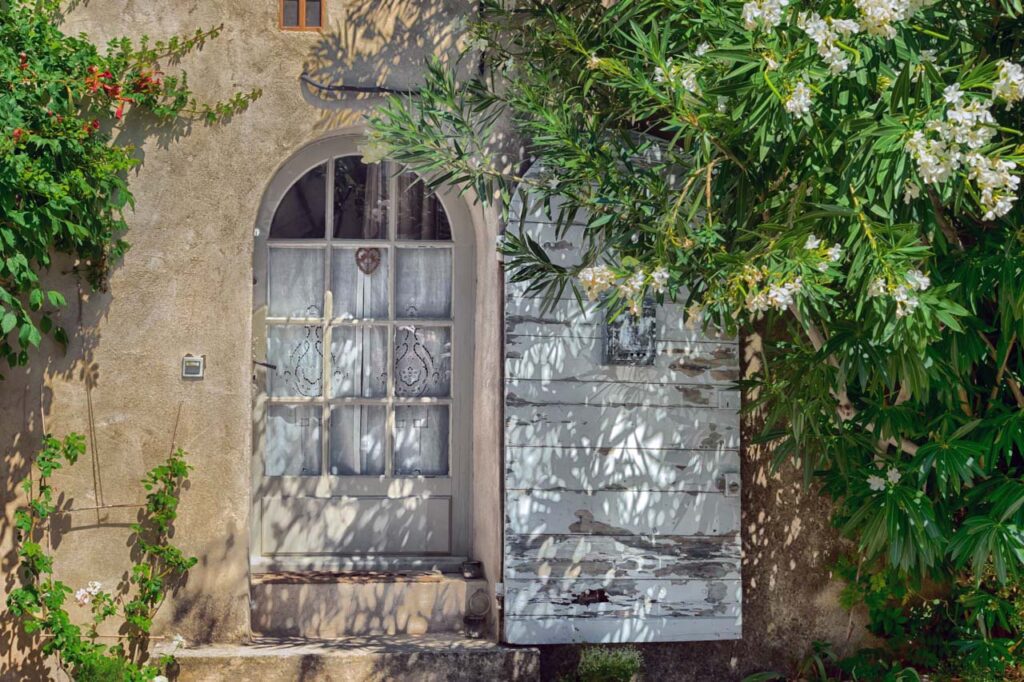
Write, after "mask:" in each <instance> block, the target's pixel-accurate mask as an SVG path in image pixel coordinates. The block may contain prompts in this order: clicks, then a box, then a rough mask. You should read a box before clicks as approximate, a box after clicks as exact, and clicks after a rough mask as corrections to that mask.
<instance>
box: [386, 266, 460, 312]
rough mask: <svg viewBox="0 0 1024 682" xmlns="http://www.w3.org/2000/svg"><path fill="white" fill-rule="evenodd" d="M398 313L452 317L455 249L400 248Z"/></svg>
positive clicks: (396, 277)
mask: <svg viewBox="0 0 1024 682" xmlns="http://www.w3.org/2000/svg"><path fill="white" fill-rule="evenodd" d="M397 256H398V262H397V263H395V267H396V268H397V269H396V271H395V317H398V318H403V317H411V318H430V319H444V320H447V319H450V318H451V314H452V252H451V249H398V253H397Z"/></svg>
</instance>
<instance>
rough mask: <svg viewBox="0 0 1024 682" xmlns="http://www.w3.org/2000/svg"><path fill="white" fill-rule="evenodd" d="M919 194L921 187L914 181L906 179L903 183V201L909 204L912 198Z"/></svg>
mask: <svg viewBox="0 0 1024 682" xmlns="http://www.w3.org/2000/svg"><path fill="white" fill-rule="evenodd" d="M919 196H921V188H920V187H919V186H918V185H917V183H915V182H911V181H910V180H907V181H906V182H905V183H903V203H905V204H909V203H910V202H911V201H913V200H914V199H916V198H918V197H919Z"/></svg>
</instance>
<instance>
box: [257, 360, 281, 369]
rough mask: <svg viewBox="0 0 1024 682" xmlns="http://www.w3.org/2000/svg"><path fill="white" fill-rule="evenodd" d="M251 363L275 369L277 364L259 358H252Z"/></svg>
mask: <svg viewBox="0 0 1024 682" xmlns="http://www.w3.org/2000/svg"><path fill="white" fill-rule="evenodd" d="M252 364H254V365H259V366H260V367H266V368H267V369H277V365H274V364H271V363H269V362H261V361H259V360H253V361H252Z"/></svg>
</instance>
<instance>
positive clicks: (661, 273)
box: [651, 268, 668, 294]
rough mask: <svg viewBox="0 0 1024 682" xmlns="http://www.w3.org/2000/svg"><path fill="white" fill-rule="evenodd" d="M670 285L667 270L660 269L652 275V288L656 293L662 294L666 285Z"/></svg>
mask: <svg viewBox="0 0 1024 682" xmlns="http://www.w3.org/2000/svg"><path fill="white" fill-rule="evenodd" d="M666 284H668V270H666V269H665V268H658V269H656V270H655V271H654V272H652V273H651V288H652V289H653V290H654V291H655V293H659V294H660V293H661V292H663V291H664V290H665V285H666Z"/></svg>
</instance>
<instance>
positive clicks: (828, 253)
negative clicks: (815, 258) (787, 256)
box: [804, 234, 843, 272]
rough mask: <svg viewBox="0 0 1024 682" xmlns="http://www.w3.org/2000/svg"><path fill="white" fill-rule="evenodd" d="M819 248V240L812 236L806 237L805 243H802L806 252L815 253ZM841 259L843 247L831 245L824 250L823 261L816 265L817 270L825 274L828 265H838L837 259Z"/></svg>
mask: <svg viewBox="0 0 1024 682" xmlns="http://www.w3.org/2000/svg"><path fill="white" fill-rule="evenodd" d="M820 246H821V240H820V239H818V238H817V237H816V236H814V235H813V234H811V235H808V236H807V241H806V242H804V248H805V249H807V250H808V251H816V250H817V249H818V247H820ZM842 257H843V247H842V246H841V245H839V244H833V245H832V246H830V247H829V248H828V249H826V250H825V260H823V261H822V262H820V263H818V270H821V271H822V272H825V271H826V270H828V266H829V264H830V263H838V262H839V259H840V258H842Z"/></svg>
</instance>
